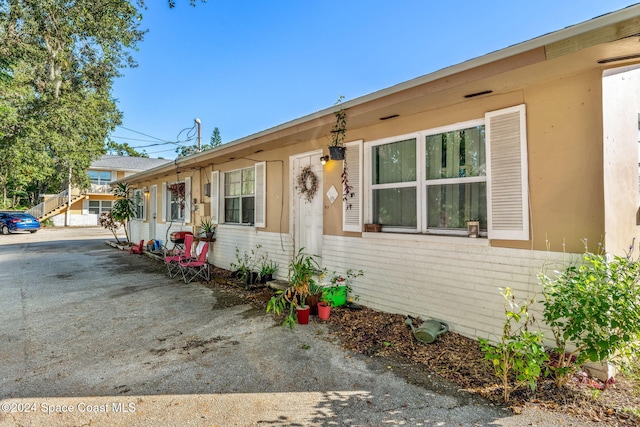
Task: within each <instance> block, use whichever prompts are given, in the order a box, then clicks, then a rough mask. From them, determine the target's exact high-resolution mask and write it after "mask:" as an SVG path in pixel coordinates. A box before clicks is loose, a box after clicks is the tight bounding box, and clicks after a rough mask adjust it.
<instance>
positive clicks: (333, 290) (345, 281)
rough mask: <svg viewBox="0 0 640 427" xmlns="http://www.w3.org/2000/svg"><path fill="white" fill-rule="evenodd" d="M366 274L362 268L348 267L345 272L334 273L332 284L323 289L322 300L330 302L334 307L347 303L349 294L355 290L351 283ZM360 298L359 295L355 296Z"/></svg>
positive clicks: (331, 277) (331, 278)
mask: <svg viewBox="0 0 640 427" xmlns="http://www.w3.org/2000/svg"><path fill="white" fill-rule="evenodd" d="M362 275H364V272H363V271H362V270H352V269H348V270H347V271H346V272H345V273H344V274H342V273H336V272H334V273H332V274H331V276H330V283H331V285H330V286H326V287H325V288H324V290H323V291H322V300H323V301H326V302H328V303H329V304H330V305H331V306H333V307H340V306H341V305H345V304H346V303H347V296H348V295H349V294H351V293H352V292H353V288H351V284H352V283H353V279H355V278H356V277H360V276H362ZM354 298H355V299H358V297H357V296H355V297H354Z"/></svg>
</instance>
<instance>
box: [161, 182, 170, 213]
mask: <svg viewBox="0 0 640 427" xmlns="http://www.w3.org/2000/svg"><path fill="white" fill-rule="evenodd" d="M168 199H169V198H168V197H167V183H166V182H163V183H162V192H161V193H160V206H162V222H167V203H169V202H168Z"/></svg>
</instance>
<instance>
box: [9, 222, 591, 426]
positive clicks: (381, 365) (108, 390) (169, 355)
mask: <svg viewBox="0 0 640 427" xmlns="http://www.w3.org/2000/svg"><path fill="white" fill-rule="evenodd" d="M108 240H113V236H112V235H111V233H110V232H108V231H106V230H104V229H101V228H53V229H43V230H41V231H39V232H38V233H36V234H12V235H8V236H0V304H1V306H0V343H2V345H1V347H0V426H15V425H24V426H45V425H46V426H81V425H91V426H149V425H158V426H159V425H162V426H259V425H270V426H386V425H402V426H528V425H529V426H557V425H563V426H582V425H585V426H586V425H589V424H582V423H580V422H578V421H576V420H575V419H572V418H570V417H567V416H562V415H560V414H554V413H546V412H539V411H536V410H533V409H525V410H524V411H523V413H522V414H519V415H514V414H513V413H512V412H511V411H509V410H508V409H505V408H501V407H497V406H494V405H491V404H490V403H489V402H487V401H485V400H483V399H481V398H479V397H477V396H474V395H473V394H471V393H467V392H464V391H461V390H457V388H456V387H455V385H453V384H449V383H446V382H442V381H439V380H438V379H437V378H436V377H435V376H433V375H431V374H429V373H428V372H426V371H425V372H424V373H422V374H419V375H422V376H421V380H420V381H411V382H409V381H407V380H406V379H405V375H403V372H406V370H407V367H406V366H400V365H398V364H396V363H395V362H390V361H387V360H383V359H379V358H370V357H366V356H362V355H357V354H353V353H351V352H348V351H346V350H344V349H343V348H341V347H340V345H339V344H338V343H337V341H336V339H334V338H333V337H332V336H331V333H330V331H329V330H328V328H327V327H326V326H325V325H324V324H322V323H320V322H319V321H316V320H312V321H311V323H310V324H309V325H303V326H298V327H296V328H295V329H294V330H293V331H290V330H288V329H282V328H281V327H280V325H279V324H277V323H276V322H275V321H274V319H273V318H272V317H271V316H270V315H267V314H265V313H264V312H263V311H262V310H261V309H256V308H254V307H252V306H250V305H247V304H245V302H244V301H243V300H241V299H240V298H238V297H236V296H233V295H230V294H228V293H225V292H223V291H221V290H217V289H215V288H211V287H207V286H203V285H202V284H199V283H191V284H184V283H183V282H181V281H179V280H178V279H170V278H168V277H167V276H166V275H165V274H164V266H163V265H162V264H161V263H159V262H157V261H155V260H152V259H150V258H148V257H146V256H139V255H129V254H128V253H127V252H124V251H120V250H117V249H114V248H112V247H111V246H109V245H107V244H106V241H108ZM415 375H416V374H415V372H414V377H415Z"/></svg>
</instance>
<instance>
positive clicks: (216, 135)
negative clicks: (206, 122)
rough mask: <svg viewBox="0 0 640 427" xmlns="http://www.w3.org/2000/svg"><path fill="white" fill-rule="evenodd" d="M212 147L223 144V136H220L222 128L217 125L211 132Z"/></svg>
mask: <svg viewBox="0 0 640 427" xmlns="http://www.w3.org/2000/svg"><path fill="white" fill-rule="evenodd" d="M210 145H211V148H216V147H219V146H221V145H222V137H221V136H220V129H218V128H217V127H215V128H213V132H212V133H211V144H210Z"/></svg>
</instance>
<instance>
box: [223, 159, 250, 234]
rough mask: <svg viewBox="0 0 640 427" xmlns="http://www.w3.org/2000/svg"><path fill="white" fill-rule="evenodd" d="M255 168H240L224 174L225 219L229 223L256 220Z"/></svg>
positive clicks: (248, 222) (243, 222) (247, 222)
mask: <svg viewBox="0 0 640 427" xmlns="http://www.w3.org/2000/svg"><path fill="white" fill-rule="evenodd" d="M255 181H256V174H255V168H254V167H250V168H246V169H238V170H235V171H231V172H226V173H225V174H224V220H225V222H227V223H234V224H249V225H252V224H254V222H255V187H256V185H255Z"/></svg>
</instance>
